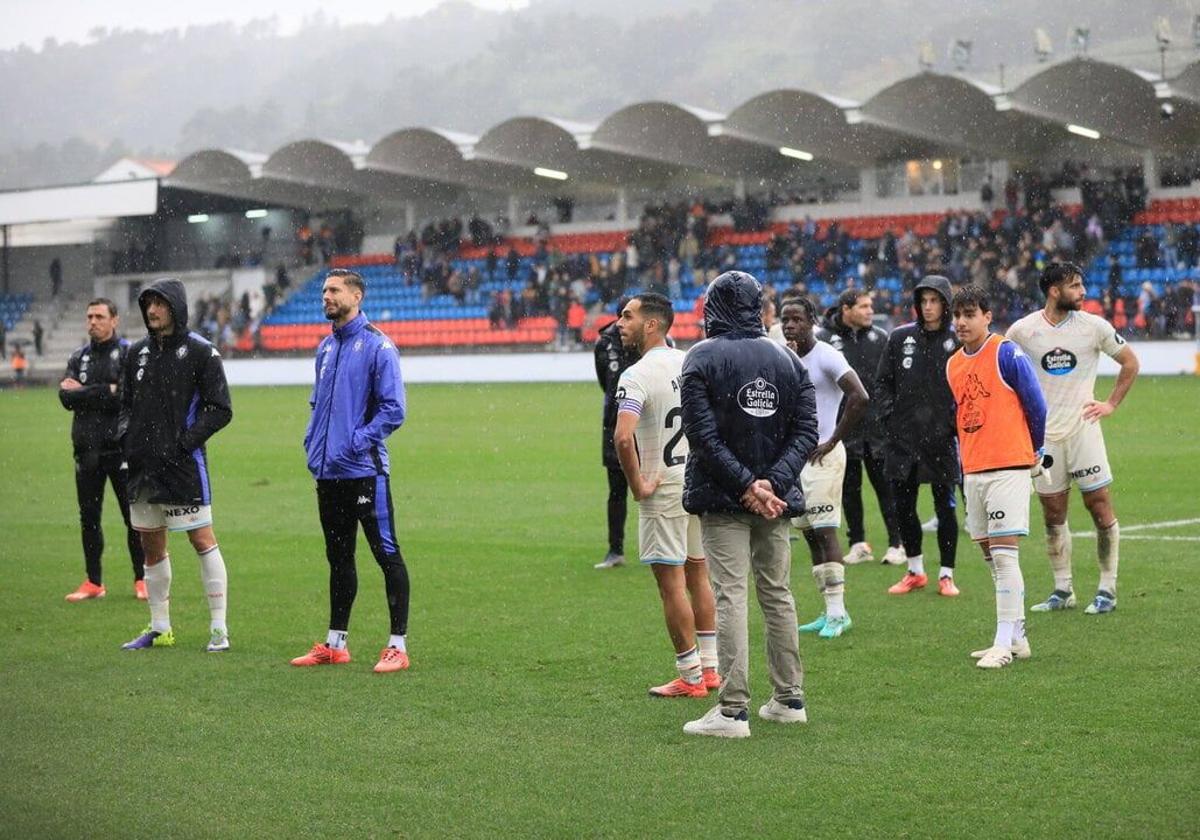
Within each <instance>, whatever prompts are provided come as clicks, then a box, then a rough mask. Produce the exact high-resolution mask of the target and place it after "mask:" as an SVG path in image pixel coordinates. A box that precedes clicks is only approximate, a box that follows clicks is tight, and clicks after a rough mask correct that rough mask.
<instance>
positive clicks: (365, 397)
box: [292, 268, 409, 674]
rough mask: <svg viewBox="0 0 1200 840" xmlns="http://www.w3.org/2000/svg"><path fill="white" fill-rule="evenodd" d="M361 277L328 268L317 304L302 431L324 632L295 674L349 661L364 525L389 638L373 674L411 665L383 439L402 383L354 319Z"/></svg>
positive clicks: (375, 339)
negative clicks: (322, 333)
mask: <svg viewBox="0 0 1200 840" xmlns="http://www.w3.org/2000/svg"><path fill="white" fill-rule="evenodd" d="M365 291H366V290H365V288H364V284H363V280H362V277H361V276H360V275H359V274H357V273H356V272H353V271H349V270H347V269H339V268H335V269H333V270H331V271H329V272H328V273H327V274H326V277H325V283H324V286H323V288H322V290H321V301H322V304H323V307H324V313H325V317H326V319H328V320H329V321H330V322H331V323H332V325H333V331H332V332H331V333H330V335H327V336H326V337H325V338H324V339H322V340H321V343H320V344H319V345H318V346H317V358H316V382H314V383H313V390H312V395H311V396H310V397H309V405H310V406H311V407H312V416H311V417H310V418H309V421H308V428H307V429H306V430H305V433H304V451H305V453H306V454H307V456H308V469H309V472H311V473H312V475H313V478H315V479H316V481H317V509H318V511H319V515H320V518H321V531H322V532H323V533H324V535H325V559H326V560H327V561H328V563H329V631H328V633H327V635H326V637H325V641H324V642H317V643H316V644H314V645H313V646H312V648H311V649H310V650H309V652H308V653H307V654H305V655H304V656H297V657H296V658H295V659H293V660H292V664H293V665H296V666H311V665H340V664H344V663H346V662H349V661H350V650H349V649H348V648H347V646H346V637H347V635H348V634H349V630H350V610H351V608H352V607H353V606H354V598H355V596H356V595H357V594H358V572H357V570H356V569H355V564H354V549H355V544H356V543H357V541H358V526H359V525H360V524H361V525H362V529H363V533H364V535H365V536H366V538H367V544H368V545H370V547H371V553H372V554H373V555H374V556H375V562H376V563H378V564H379V568H380V570H381V571H382V572H383V581H384V588H385V589H386V591H387V604H388V617H389V619H390V622H391V635H390V636H389V638H388V642H387V645H386V646H385V647H384V648H383V649H382V650H381V651H380V654H379V661H378V662H377V663H376V665H375V672H376V673H380V674H382V673H390V672H394V671H403V670H406V669H407V668H408V667H409V658H408V646H407V642H406V639H405V636H406V634H407V632H408V601H409V580H408V567H407V566H406V565H405V563H404V556H403V555H402V554H401V553H400V546H399V545H398V544H397V543H396V515H395V512H394V511H393V508H392V489H391V483H390V479H389V474H390V466H389V463H388V451H387V444H386V440H387V437H388V435H390V434H391V433H392V432H394V431H396V429H398V428H400V426H401V424H402V423H404V417H405V395H404V382H403V381H402V380H401V378H400V354H399V352H398V351H397V350H396V345H394V344H392V342H391V341H390V340H389V339H388V337H387V336H386V335H384V334H383V333H382V332H380V330H379V328H378V327H375V326H372V325H371V323H370V322H369V321H368V320H367V316H366V315H364V314H363V313H362V312H361V311H360V307H361V305H362V299H363V294H364V293H365Z"/></svg>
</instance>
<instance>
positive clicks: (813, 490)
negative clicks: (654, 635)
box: [780, 295, 870, 639]
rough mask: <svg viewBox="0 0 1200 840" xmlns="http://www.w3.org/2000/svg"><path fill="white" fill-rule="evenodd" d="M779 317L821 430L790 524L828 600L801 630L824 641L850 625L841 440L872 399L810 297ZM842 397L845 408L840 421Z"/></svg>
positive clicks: (794, 299)
mask: <svg viewBox="0 0 1200 840" xmlns="http://www.w3.org/2000/svg"><path fill="white" fill-rule="evenodd" d="M780 320H781V322H782V324H783V336H784V339H785V340H786V341H787V346H788V347H790V348H791V349H792V350H793V351H795V353H796V355H797V356H799V357H800V361H801V362H803V363H804V368H805V370H807V371H808V376H809V378H810V379H811V380H812V383H813V387H814V388H815V389H816V397H817V429H818V431H817V434H818V436H819V438H820V441H821V442H820V443H819V444H817V447H816V448H815V449H814V450H813V451H812V453H811V454H810V455H809V456H808V461H807V462H806V463H805V465H804V469H803V470H802V471H801V473H800V488H801V490H802V491H803V493H804V504H805V508H804V514H803V515H802V516H799V517H797V518H796V519H794V520H792V524H793V525H795V526H796V527H797V528H800V529H801V530H802V531H803V533H804V539H805V541H806V542H807V543H808V549H809V551H810V552H811V554H812V574H813V578H814V579H815V580H816V582H817V591H818V592H820V593H821V595H822V597H823V598H824V600H825V609H824V610H823V611H822V612H821V615H820V616H818V617H817V618H816V619H815V620H814V621H810V622H808V623H807V624H801V625H800V626H799V627H798V628H797V629H798V630H799V631H800V632H801V633H816V634H818V635H819V636H820V637H821V638H822V639H836V638H837V637H839V636H841V635H842V634H843V633H845V632H846V631H847V630H849V629H850V627H851V626H852V622H851V620H850V614H849V613H848V612H847V611H846V604H845V589H846V566H845V563H844V561H843V559H842V550H841V547H840V546H839V545H838V528H840V527H841V524H842V482H843V480H844V478H845V473H846V447H845V445H844V444H843V443H842V441H843V440H844V439H845V437H846V435H847V434H848V433H849V432H850V430H851V429H853V428H854V427H855V426H856V425H857V424H858V422H859V421H860V420H861V419H862V417H863V415H864V414H865V413H866V410H867V405H868V402H869V400H870V398H869V397H868V396H867V391H866V389H865V388H863V384H862V381H861V380H860V379H859V378H858V374H857V373H855V372H854V369H853V368H852V367H850V363H849V362H848V361H846V357H845V356H843V355H842V354H841V353H839V352H838V351H837V350H835V349H834V348H833V346H832V345H830V344H826V343H825V342H824V341H817V338H816V335H815V333H814V328H815V327H816V323H817V308H816V306H815V305H813V302H812V301H811V300H810V299H809V298H808V296H807V295H789V296H787V297H785V298H784V300H783V309H782V310H781V318H780ZM843 397H845V399H846V410H845V411H844V412H843V413H842V417H841V419H840V420H839V419H838V408H839V407H840V406H841V404H842V398H843Z"/></svg>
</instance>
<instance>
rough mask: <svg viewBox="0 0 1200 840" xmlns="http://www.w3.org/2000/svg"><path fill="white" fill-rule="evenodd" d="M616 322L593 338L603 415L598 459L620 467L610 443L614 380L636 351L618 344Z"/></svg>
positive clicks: (613, 426) (614, 426)
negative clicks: (601, 393)
mask: <svg viewBox="0 0 1200 840" xmlns="http://www.w3.org/2000/svg"><path fill="white" fill-rule="evenodd" d="M617 324H618V322H617V321H613V322H612V323H611V324H608V325H607V326H605V327H604V328H603V329H602V330H600V336H599V338H597V339H596V349H595V358H596V382H598V383H599V385H600V389H601V390H602V391H604V416H603V420H602V435H603V438H602V440H601V458H602V460H603V462H604V466H606V467H615V468H616V469H620V468H621V462H620V461H618V460H617V448H616V446H615V445H614V444H613V432H615V431H616V429H617V400H616V393H617V380H618V379H620V378H621V374H622V373H624V372H625V369H626V368H627V367H629V366H630V365H632V364H633V363H634V362H636V361H637V360H638V354H637V351H636V350H631V349H628V348H626V347H623V346H622V345H621V333H620V331H619V330H618V329H617Z"/></svg>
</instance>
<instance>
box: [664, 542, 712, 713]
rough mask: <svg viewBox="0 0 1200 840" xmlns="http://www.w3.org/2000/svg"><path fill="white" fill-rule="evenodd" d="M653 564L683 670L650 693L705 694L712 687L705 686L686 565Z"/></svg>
mask: <svg viewBox="0 0 1200 840" xmlns="http://www.w3.org/2000/svg"><path fill="white" fill-rule="evenodd" d="M650 568H651V569H653V570H654V580H655V582H656V583H657V584H658V595H659V598H661V599H662V605H663V617H664V618H665V619H666V622H667V633H668V634H669V635H670V637H671V645H672V646H673V647H674V648H675V667H676V668H677V669H678V671H679V678H678V679H675V680H672V681H671V682H669V683H667V684H666V685H660V686H655V687H654V688H652V689H650V693H651V694H652V695H654V696H656V697H703V696H705V695H706V694H708V689H707V688H705V687H704V678H703V670H702V667H701V665H700V652H699V650H698V649H697V648H696V624H695V619H694V618H693V615H692V603H691V601H689V600H688V588H687V578H686V576H685V572H684V567H683V566H682V565H680V566H671V565H668V564H666V563H651V564H650Z"/></svg>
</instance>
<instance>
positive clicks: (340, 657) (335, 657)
mask: <svg viewBox="0 0 1200 840" xmlns="http://www.w3.org/2000/svg"><path fill="white" fill-rule="evenodd" d="M349 661H350V649H349V648H341V649H340V650H336V649H334V648H331V647H330V646H329V645H327V644H325V643H324V642H317V643H316V644H315V645H313V646H312V650H310V651H309V652H308V653H306V654H304V656H297V657H296V658H295V659H293V660H292V664H293V665H298V666H299V667H301V668H306V667H308V666H310V665H344V664H345V663H347V662H349Z"/></svg>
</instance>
